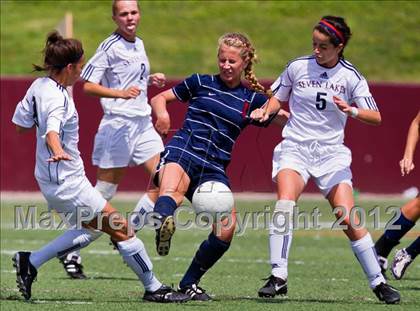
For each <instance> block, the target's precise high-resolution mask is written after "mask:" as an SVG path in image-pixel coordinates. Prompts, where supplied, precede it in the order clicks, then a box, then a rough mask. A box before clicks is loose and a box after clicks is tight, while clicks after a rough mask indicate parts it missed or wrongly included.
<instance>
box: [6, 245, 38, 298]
mask: <svg viewBox="0 0 420 311" xmlns="http://www.w3.org/2000/svg"><path fill="white" fill-rule="evenodd" d="M30 255H31V253H30V252H17V253H16V254H15V255H14V256H13V259H12V260H13V266H14V267H15V268H16V283H17V286H18V288H19V291H20V292H21V293H22V296H23V297H24V298H25V299H26V300H29V299H30V298H31V295H32V293H31V288H32V283H33V282H34V281H35V280H36V275H37V274H38V272H37V271H36V268H35V267H34V266H33V265H32V264H31V262H30V261H29V256H30Z"/></svg>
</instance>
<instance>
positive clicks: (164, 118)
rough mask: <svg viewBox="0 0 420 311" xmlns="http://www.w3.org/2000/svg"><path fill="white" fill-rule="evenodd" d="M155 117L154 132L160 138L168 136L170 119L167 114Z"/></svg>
mask: <svg viewBox="0 0 420 311" xmlns="http://www.w3.org/2000/svg"><path fill="white" fill-rule="evenodd" d="M156 117H157V119H156V124H155V128H156V131H157V132H158V133H159V134H160V136H162V138H165V137H166V136H167V135H168V132H169V129H170V127H171V119H170V118H169V113H167V112H165V113H163V114H160V115H158V116H156Z"/></svg>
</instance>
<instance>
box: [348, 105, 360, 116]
mask: <svg viewBox="0 0 420 311" xmlns="http://www.w3.org/2000/svg"><path fill="white" fill-rule="evenodd" d="M358 114H359V109H357V108H356V107H351V110H350V116H351V117H352V118H356V117H357V115H358Z"/></svg>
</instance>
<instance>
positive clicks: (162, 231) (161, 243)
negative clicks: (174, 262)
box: [155, 216, 175, 256]
mask: <svg viewBox="0 0 420 311" xmlns="http://www.w3.org/2000/svg"><path fill="white" fill-rule="evenodd" d="M159 220H160V221H161V226H160V228H159V229H156V239H155V242H156V251H157V253H158V254H159V255H160V256H166V255H168V253H169V249H170V247H171V238H172V235H173V234H174V233H175V221H174V218H173V217H172V216H166V217H162V216H161V217H160V219H159Z"/></svg>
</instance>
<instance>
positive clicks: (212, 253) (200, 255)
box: [179, 232, 230, 288]
mask: <svg viewBox="0 0 420 311" xmlns="http://www.w3.org/2000/svg"><path fill="white" fill-rule="evenodd" d="M229 246H230V243H228V242H225V241H222V240H220V239H219V238H217V237H216V236H215V235H214V233H213V232H212V233H210V235H209V237H208V239H207V240H205V241H203V243H201V245H200V247H199V249H198V251H197V253H195V256H194V258H193V260H192V262H191V265H190V266H189V267H188V270H187V272H186V273H185V275H184V277H183V278H182V280H181V282H180V283H179V286H180V287H181V288H183V287H185V286H187V285H190V284H194V283H198V282H199V281H200V279H201V277H202V276H203V275H204V273H206V272H207V270H208V269H210V268H211V267H212V266H213V265H214V264H215V263H216V262H217V261H218V260H219V259H220V258H221V257H222V256H223V254H224V253H225V252H226V251H227V250H228V249H229Z"/></svg>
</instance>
